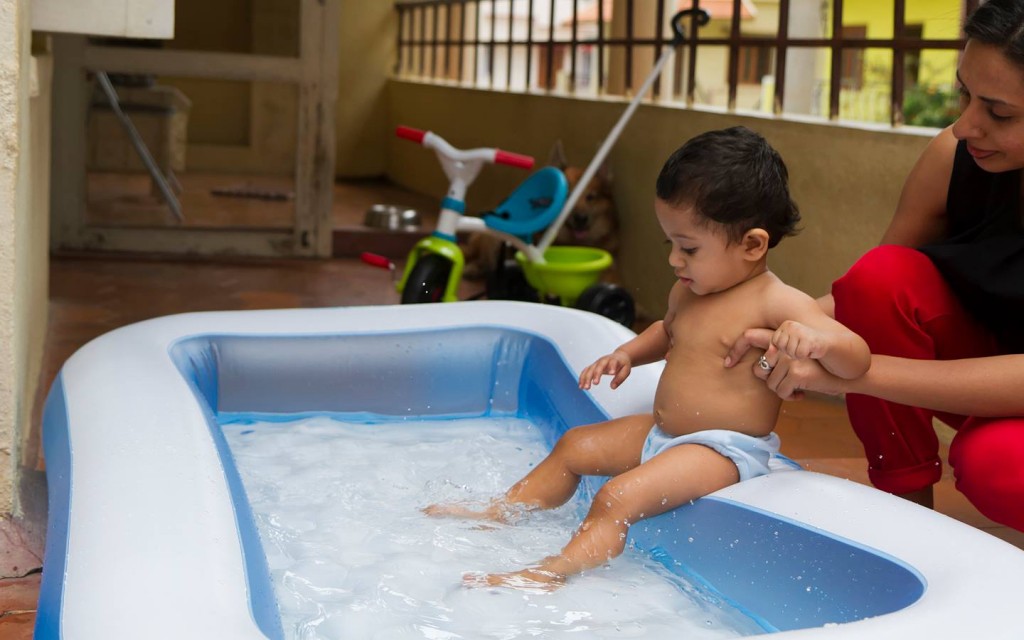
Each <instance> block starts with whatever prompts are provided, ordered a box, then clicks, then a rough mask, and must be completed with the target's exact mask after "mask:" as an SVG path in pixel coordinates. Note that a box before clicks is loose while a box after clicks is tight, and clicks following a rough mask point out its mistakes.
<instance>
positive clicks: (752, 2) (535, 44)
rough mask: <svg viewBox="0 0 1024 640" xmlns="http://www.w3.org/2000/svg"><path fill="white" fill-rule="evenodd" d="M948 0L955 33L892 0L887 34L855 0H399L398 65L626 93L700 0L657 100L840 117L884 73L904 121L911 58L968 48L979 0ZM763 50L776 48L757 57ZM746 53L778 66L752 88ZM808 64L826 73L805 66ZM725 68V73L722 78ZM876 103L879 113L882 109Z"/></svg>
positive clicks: (458, 77)
mask: <svg viewBox="0 0 1024 640" xmlns="http://www.w3.org/2000/svg"><path fill="white" fill-rule="evenodd" d="M949 2H950V5H949V6H953V7H955V9H956V13H955V15H944V16H940V17H941V18H942V19H944V20H945V21H946V22H947V23H948V24H953V23H955V25H954V26H953V28H952V30H953V31H954V32H955V34H956V36H955V37H946V38H924V37H922V30H921V29H920V27H919V26H918V25H908V23H907V21H906V15H907V3H908V0H893V10H892V16H891V22H889V21H888V20H886V21H885V22H886V24H885V25H884V26H885V29H884V31H885V32H886V36H887V37H870V36H869V34H868V33H867V30H866V29H864V28H856V29H851V28H850V27H849V25H848V24H846V23H844V19H843V16H844V5H847V6H851V7H856V4H855V3H856V0H846V2H844V0H765V1H759V0H704V1H703V2H701V1H700V0H420V1H413V0H405V1H398V2H396V3H395V8H396V11H397V14H398V30H397V31H398V37H397V51H398V56H397V60H396V65H395V73H396V75H397V76H399V77H404V78H417V79H420V80H427V81H436V82H446V83H455V84H459V85H463V86H474V87H483V88H489V89H492V90H497V91H510V92H550V93H559V94H570V95H581V96H598V95H628V94H631V93H633V92H634V91H635V89H636V87H635V86H634V82H635V81H636V80H637V79H638V78H639V79H642V78H643V77H644V76H646V75H647V74H648V73H649V72H650V69H651V68H652V65H653V64H654V61H655V60H657V59H658V57H659V56H660V54H661V51H662V49H663V48H664V47H666V46H670V43H671V40H672V33H671V30H670V28H669V25H668V21H669V19H670V18H671V16H672V15H673V14H674V13H675V12H676V11H677V10H679V9H682V8H689V7H703V8H705V9H708V10H709V11H710V12H711V14H712V18H713V20H714V22H713V24H716V25H717V26H716V28H714V29H711V28H710V27H705V28H704V29H701V30H698V29H695V28H691V29H690V30H689V38H688V41H687V42H686V43H685V44H684V45H682V47H681V51H678V52H677V53H678V54H679V55H677V56H676V61H677V62H676V64H675V65H674V69H671V70H667V71H666V72H664V73H663V74H662V77H661V80H667V81H668V82H667V84H669V85H670V86H668V87H662V86H660V82H659V85H657V86H655V88H654V91H653V94H654V98H653V99H654V100H662V101H669V102H681V103H684V104H686V105H693V104H694V103H698V102H706V101H708V100H718V101H719V102H723V103H724V104H722V105H721V106H724V107H726V108H728V109H729V110H736V109H737V107H738V106H739V108H757V109H760V110H761V111H763V112H767V113H772V114H776V115H779V114H782V113H787V112H793V113H806V114H809V115H819V116H821V117H823V118H828V119H830V120H836V119H839V118H841V117H842V118H857V117H859V116H858V115H857V113H852V112H851V113H847V112H845V111H844V105H849V104H859V103H861V102H863V101H864V99H865V98H864V97H858V96H854V95H850V93H851V92H857V91H860V90H861V89H862V88H864V89H866V90H870V92H871V98H870V99H871V101H872V102H877V100H878V99H879V98H878V95H879V91H880V89H879V85H883V86H884V85H888V94H889V97H888V102H889V114H888V116H889V117H888V121H889V123H890V124H892V125H893V126H898V125H901V124H903V123H904V97H905V95H906V92H907V90H908V89H910V88H911V87H916V86H917V83H916V79H915V78H912V77H911V78H908V73H907V67H908V62H911V63H913V64H917V63H919V59H920V57H921V56H922V55H925V53H924V52H941V51H945V52H947V55H953V56H955V55H956V52H957V51H959V50H961V49H962V48H963V45H964V40H963V35H962V31H961V30H960V29H959V25H960V24H962V21H963V18H964V16H966V15H967V14H968V13H969V12H970V11H972V10H973V9H975V8H976V7H977V5H978V4H979V0H960V2H959V3H957V2H956V0H949ZM809 10H810V11H815V12H817V15H816V21H817V23H818V24H817V25H816V27H817V29H816V30H817V31H818V33H816V34H811V35H806V34H804V35H795V34H794V33H792V31H793V30H791V26H792V25H793V24H796V23H797V22H798V21H797V20H794V16H795V15H799V16H801V18H802V19H804V22H806V19H805V16H806V14H807V12H808V11H809ZM945 12H946V14H951V13H952V12H951V11H949V10H948V8H947V9H946V10H945ZM772 13H775V14H776V15H777V19H776V20H775V21H774V24H773V25H771V26H770V28H769V30H768V32H767V33H765V32H764V31H765V23H766V20H765V18H764V17H765V16H770V14H772ZM918 13H920V12H918ZM754 16H759V17H758V18H757V19H758V20H759V21H760V23H761V31H762V32H758V33H752V32H750V27H748V26H747V25H745V24H744V21H747V22H751V21H752V18H753V17H754ZM800 30H802V31H806V29H800ZM890 30H891V35H890V34H889V33H888V32H889V31H890ZM949 30H950V29H947V30H946V31H947V32H948V31H949ZM807 52H811V54H810V55H808V53H807ZM869 52H883V53H885V54H886V58H887V60H889V61H891V62H889V63H888V65H887V66H888V78H883V79H880V78H879V77H878V74H879V73H882V75H885V74H886V71H887V70H886V69H885V66H886V65H882V66H881V72H879V69H880V67H879V65H877V64H876V65H865V64H863V58H864V56H865V55H868V54H869ZM761 55H768V56H770V60H763V59H759V58H757V56H761ZM929 55H931V54H929ZM741 60H743V61H744V62H743V64H744V65H745V67H744V71H743V77H742V78H741V70H740V64H741ZM705 64H707V68H708V69H710V71H708V70H705V69H704V67H705ZM750 65H754V68H757V69H762V68H770V69H771V70H772V73H771V74H770V75H766V76H765V77H764V78H763V80H762V83H761V86H760V88H759V90H758V89H757V88H755V89H754V90H751V85H750V84H749V74H750V70H749V69H750ZM946 66H949V67H950V68H949V69H948V74H947V75H946V77H945V78H944V79H943V81H942V83H941V84H942V85H944V86H939V87H937V89H938V90H940V91H942V92H943V95H953V94H955V92H953V91H951V90H950V89H951V88H952V86H953V83H954V81H955V78H954V76H953V71H955V61H954V62H953V63H952V64H948V65H946ZM869 67H870V69H871V70H873V73H875V77H874V78H872V80H871V81H870V82H866V83H865V82H864V81H863V78H861V77H858V78H851V74H861V75H863V74H864V73H867V72H868V71H867V69H868V68H869ZM810 68H815V69H817V70H818V71H819V72H820V73H821V74H822V76H821V77H811V78H809V77H806V76H807V75H808V73H807V71H806V70H807V69H810ZM914 68H916V67H914ZM826 69H827V74H826V73H825V70H826ZM720 75H724V78H723V79H716V76H720ZM791 76H792V77H791ZM709 77H710V78H711V79H710V80H708V79H707V78H709ZM793 78H796V79H795V80H794V79H793ZM801 84H802V85H805V88H806V91H801V87H800V86H798V85H801ZM867 85H869V86H867ZM883 92H884V89H883ZM755 94H756V95H755ZM804 94H806V95H804ZM844 94H847V95H844ZM801 95H803V97H802V98H798V97H797V96H801ZM714 96H718V97H717V98H715V97H714ZM882 99H883V100H884V97H883V98H882ZM787 100H789V101H790V102H792V104H791V105H790V104H787ZM738 102H739V103H740V104H739V105H738ZM870 111H871V112H872V113H875V114H876V115H875V116H874V119H877V118H878V116H877V112H878V109H872V110H870Z"/></svg>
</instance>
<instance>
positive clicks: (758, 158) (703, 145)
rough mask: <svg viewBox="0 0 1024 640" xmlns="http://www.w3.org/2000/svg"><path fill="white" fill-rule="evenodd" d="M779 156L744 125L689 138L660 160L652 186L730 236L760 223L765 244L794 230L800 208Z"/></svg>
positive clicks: (774, 242) (675, 204)
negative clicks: (791, 192)
mask: <svg viewBox="0 0 1024 640" xmlns="http://www.w3.org/2000/svg"><path fill="white" fill-rule="evenodd" d="M788 179H789V173H788V172H787V171H786V165H785V163H783V161H782V157H781V156H780V155H779V154H778V152H777V151H775V149H773V148H772V147H771V145H769V144H768V141H767V140H765V139H764V138H762V137H761V136H760V135H759V134H757V133H755V132H754V131H751V130H750V129H748V128H746V127H731V128H729V129H721V130H718V131H708V132H706V133H702V134H700V135H698V136H696V137H694V138H691V139H690V140H688V141H687V142H686V144H684V145H683V146H682V147H680V148H679V149H677V150H676V152H675V153H673V154H672V155H671V156H670V157H669V159H668V160H667V161H666V162H665V166H663V167H662V169H661V174H660V175H658V182H657V184H656V187H655V191H656V194H657V197H658V199H659V200H661V201H663V202H665V203H666V204H668V205H669V206H671V207H673V208H690V207H692V209H693V210H694V212H695V213H696V214H697V216H698V217H699V219H700V220H701V221H702V222H706V223H707V225H708V226H711V227H714V226H717V227H719V228H720V229H721V230H722V231H724V233H725V234H726V236H727V238H728V239H729V241H730V242H733V243H735V242H739V241H740V240H741V239H742V238H743V237H744V235H746V233H747V232H748V231H750V230H751V229H764V230H765V232H767V234H768V246H769V247H774V246H775V245H777V244H778V243H779V241H780V240H782V238H784V237H786V236H789V235H793V234H794V233H796V225H797V224H798V223H799V222H800V213H799V211H798V210H797V206H796V203H794V202H793V200H792V199H790V197H789V186H788V184H787V182H788Z"/></svg>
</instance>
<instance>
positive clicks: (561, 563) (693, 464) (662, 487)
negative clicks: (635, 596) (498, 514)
mask: <svg viewBox="0 0 1024 640" xmlns="http://www.w3.org/2000/svg"><path fill="white" fill-rule="evenodd" d="M738 481H739V471H737V469H736V465H735V463H733V461H732V460H730V459H728V458H726V457H725V456H723V455H721V454H719V453H717V452H716V451H714V450H713V449H710V448H708V447H705V446H703V445H699V444H683V445H679V446H676V447H673V448H671V449H668V450H667V451H664V452H662V453H660V454H659V455H657V456H655V457H653V458H651V459H650V460H648V461H647V462H645V463H644V464H642V465H640V466H638V467H636V468H634V469H632V470H629V471H626V472H625V473H623V474H621V475H618V476H616V477H614V478H612V479H611V480H609V481H608V482H607V483H606V484H605V485H604V486H603V487H602V488H601V490H600V491H598V492H597V495H596V496H595V497H594V502H593V503H592V504H591V506H590V511H589V512H588V513H587V517H586V518H584V519H583V523H582V524H581V525H580V527H579V529H578V530H577V531H576V533H575V535H574V536H573V538H572V540H570V541H569V544H567V545H566V546H565V547H564V548H563V549H562V552H561V553H560V554H559V555H557V556H550V557H548V558H545V559H544V560H542V561H541V562H540V563H539V564H538V565H537V566H535V567H530V568H528V569H524V570H522V571H517V572H514V573H504V574H492V575H488V576H484V577H482V578H480V577H470V576H467V578H466V582H467V584H480V583H484V584H490V585H504V586H511V587H515V586H522V585H523V584H524V583H526V584H531V586H533V587H534V588H536V587H537V585H538V583H539V584H544V583H547V584H549V585H550V586H551V587H552V588H553V587H555V586H558V585H559V584H561V583H564V582H565V579H566V577H567V576H569V575H571V574H575V573H579V572H580V571H584V570H586V569H591V568H593V567H597V566H600V565H601V564H603V563H604V562H606V561H607V560H608V559H610V558H614V557H616V556H618V555H619V554H620V553H622V550H623V548H625V546H626V533H627V531H628V530H629V526H630V525H631V524H633V523H635V522H639V521H640V520H643V519H644V518H649V517H651V516H655V515H658V514H660V513H664V512H666V511H669V510H671V509H674V508H676V507H678V506H679V505H682V504H685V503H687V502H690V501H691V500H696V499H697V498H700V497H701V496H705V495H707V494H709V493H712V492H714V491H717V490H719V489H721V488H723V487H727V486H729V485H731V484H735V483H736V482H738Z"/></svg>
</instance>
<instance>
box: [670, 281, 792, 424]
mask: <svg viewBox="0 0 1024 640" xmlns="http://www.w3.org/2000/svg"><path fill="white" fill-rule="evenodd" d="M765 275H767V276H768V278H764V279H762V278H758V279H755V280H752V281H748V282H745V283H743V284H741V285H738V286H736V287H733V288H732V289H729V290H727V291H723V292H721V293H716V294H710V295H704V296H694V295H689V296H688V297H687V299H686V301H685V305H683V306H681V308H680V309H678V310H677V311H676V314H675V317H674V318H672V319H671V324H670V325H669V326H668V327H667V330H668V332H669V335H670V336H671V338H672V347H671V349H670V351H669V353H668V357H667V362H666V364H665V372H664V373H663V374H662V376H661V380H660V381H659V383H658V390H657V393H656V394H655V396H654V418H655V422H656V423H657V424H658V426H659V427H661V429H662V430H663V431H665V432H666V433H668V434H671V435H683V434H686V433H692V432H694V431H702V430H705V429H731V430H733V431H740V432H742V433H746V434H749V435H753V436H763V435H767V434H768V433H769V432H771V430H772V429H773V428H774V427H775V421H776V419H777V418H778V413H779V405H780V403H781V400H779V397H778V396H777V395H775V393H773V392H772V391H771V390H770V389H768V387H767V386H766V385H765V383H764V382H762V381H761V380H758V379H757V378H756V377H754V374H753V373H752V371H751V367H752V366H753V365H754V362H756V361H757V359H758V358H759V357H760V355H761V352H760V351H758V350H756V349H754V350H751V351H748V352H747V354H746V355H745V356H744V358H743V360H742V361H741V362H740V363H739V364H737V365H736V366H734V367H730V368H726V367H725V366H724V360H725V356H726V354H728V353H729V349H730V348H731V347H732V345H733V343H735V342H736V340H737V338H739V337H740V335H741V334H742V333H743V332H744V331H745V330H747V329H750V328H752V327H765V326H767V324H766V323H767V318H766V313H765V308H764V304H763V303H761V301H762V300H764V299H765V289H766V288H767V287H771V286H775V285H777V284H781V283H779V281H778V280H777V279H776V278H775V277H774V276H773V275H771V274H765Z"/></svg>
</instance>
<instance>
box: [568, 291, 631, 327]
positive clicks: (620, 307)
mask: <svg viewBox="0 0 1024 640" xmlns="http://www.w3.org/2000/svg"><path fill="white" fill-rule="evenodd" d="M576 308H577V309H583V310H584V311H593V312H594V313H597V314H599V315H602V316H604V317H606V318H609V319H611V320H614V321H615V322H618V323H619V324H621V325H623V326H625V327H628V328H632V326H633V322H634V321H635V320H636V306H635V305H634V304H633V297H632V296H631V295H629V293H627V292H626V290H625V289H623V288H622V287H620V286H617V285H614V284H610V283H607V282H598V283H597V284H592V285H590V286H589V287H587V288H586V289H584V290H583V293H582V294H581V295H580V297H579V298H578V299H577V300H576Z"/></svg>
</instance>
